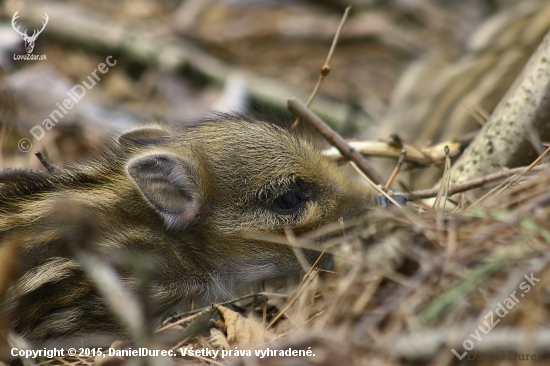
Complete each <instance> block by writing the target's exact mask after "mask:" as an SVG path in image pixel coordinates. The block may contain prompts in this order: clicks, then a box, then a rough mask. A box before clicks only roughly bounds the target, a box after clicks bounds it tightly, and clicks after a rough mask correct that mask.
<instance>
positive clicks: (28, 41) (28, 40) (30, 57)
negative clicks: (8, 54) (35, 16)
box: [11, 10, 49, 61]
mask: <svg viewBox="0 0 550 366" xmlns="http://www.w3.org/2000/svg"><path fill="white" fill-rule="evenodd" d="M17 18H19V10H18V11H16V12H15V14H13V17H12V18H11V26H12V27H13V29H15V31H16V32H17V33H19V35H21V38H23V41H25V49H26V50H27V54H26V55H16V54H14V55H13V59H14V60H26V61H36V60H47V58H46V55H45V54H44V55H34V54H32V51H33V50H34V43H35V42H36V38H38V36H39V35H40V33H42V31H43V30H44V28H46V24H48V20H49V18H48V14H46V13H44V21H43V22H42V29H40V30H38V29H34V30H33V33H32V35H30V36H29V35H28V34H27V29H25V31H24V32H21V31H20V30H19V27H20V26H16V25H15V20H16V19H17Z"/></svg>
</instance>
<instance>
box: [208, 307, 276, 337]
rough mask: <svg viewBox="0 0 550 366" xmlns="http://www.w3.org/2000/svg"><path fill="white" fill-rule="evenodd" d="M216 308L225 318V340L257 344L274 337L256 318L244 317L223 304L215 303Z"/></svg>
mask: <svg viewBox="0 0 550 366" xmlns="http://www.w3.org/2000/svg"><path fill="white" fill-rule="evenodd" d="M216 308H217V309H218V311H219V312H220V314H221V315H222V317H223V319H224V320H225V327H226V328H227V342H228V343H230V344H236V345H239V346H249V345H257V344H259V343H263V342H265V341H269V340H271V339H273V338H274V337H275V335H274V334H273V333H271V332H270V331H268V330H266V329H265V326H264V325H263V324H262V323H261V322H259V321H257V320H256V319H253V318H245V317H243V316H242V315H241V314H239V313H237V312H234V311H233V310H231V309H229V308H226V307H225V306H221V305H216Z"/></svg>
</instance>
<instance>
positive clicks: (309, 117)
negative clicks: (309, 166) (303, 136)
mask: <svg viewBox="0 0 550 366" xmlns="http://www.w3.org/2000/svg"><path fill="white" fill-rule="evenodd" d="M288 110H289V111H290V112H291V113H292V114H294V115H295V116H297V117H298V118H301V119H303V120H304V121H305V122H307V123H309V124H310V125H311V126H313V127H315V128H316V129H317V130H318V131H319V132H320V133H321V134H322V135H323V136H324V137H325V138H326V139H327V141H329V142H330V143H331V144H332V145H333V146H335V147H336V148H337V149H338V150H339V151H340V154H342V155H343V156H345V157H346V158H348V159H349V160H351V161H353V162H354V163H355V164H357V166H358V167H359V169H361V171H362V172H363V173H365V175H366V176H368V177H369V178H371V179H372V180H373V181H374V182H375V183H376V184H380V185H382V186H384V185H385V183H386V182H385V180H384V178H383V177H382V175H381V174H380V173H378V171H376V169H375V168H374V167H373V166H372V165H371V164H370V163H369V162H368V161H367V160H366V159H365V158H364V157H363V156H362V155H361V154H359V152H358V151H357V150H355V149H354V148H352V147H351V146H349V144H348V143H347V142H346V140H344V139H343V138H342V136H340V135H339V134H338V133H337V132H336V131H334V130H333V129H332V128H330V127H329V126H328V125H327V124H326V123H325V122H323V121H322V120H321V119H320V118H319V117H317V116H316V115H315V114H314V113H313V112H312V111H310V110H309V109H308V108H307V107H306V106H305V105H304V104H303V103H302V102H300V101H299V100H298V99H296V98H290V99H289V100H288Z"/></svg>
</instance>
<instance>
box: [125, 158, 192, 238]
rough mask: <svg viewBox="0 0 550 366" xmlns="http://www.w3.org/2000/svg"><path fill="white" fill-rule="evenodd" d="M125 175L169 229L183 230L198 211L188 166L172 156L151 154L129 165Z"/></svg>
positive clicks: (190, 170)
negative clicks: (131, 180)
mask: <svg viewBox="0 0 550 366" xmlns="http://www.w3.org/2000/svg"><path fill="white" fill-rule="evenodd" d="M127 169H128V174H129V175H130V177H131V178H132V179H133V180H134V182H135V183H136V184H137V186H138V188H139V190H140V191H141V193H142V194H143V196H145V198H146V199H147V201H148V202H149V203H150V204H151V205H152V206H153V207H154V208H155V210H156V211H157V212H158V213H159V214H160V215H161V216H162V218H163V219H164V222H165V224H166V227H167V228H169V229H180V230H181V229H185V228H186V227H188V226H189V225H190V224H191V223H193V222H194V221H195V220H196V219H198V216H199V213H200V211H201V206H202V205H201V201H200V199H199V190H198V184H197V182H196V181H195V177H193V176H192V169H191V167H190V165H189V164H188V163H187V162H185V161H184V160H182V159H180V158H178V157H176V156H174V155H171V154H151V155H145V156H142V157H139V158H136V159H134V160H132V161H130V163H129V164H128V168H127Z"/></svg>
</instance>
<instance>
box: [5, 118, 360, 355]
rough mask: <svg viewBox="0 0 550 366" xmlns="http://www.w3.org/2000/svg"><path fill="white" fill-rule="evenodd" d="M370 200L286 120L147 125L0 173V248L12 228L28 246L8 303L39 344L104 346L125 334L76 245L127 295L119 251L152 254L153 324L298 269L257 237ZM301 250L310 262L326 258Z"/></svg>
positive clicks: (131, 279) (283, 250) (128, 273)
mask: <svg viewBox="0 0 550 366" xmlns="http://www.w3.org/2000/svg"><path fill="white" fill-rule="evenodd" d="M289 192H290V193H289ZM285 195H286V196H285ZM281 197H282V198H281ZM285 197H286V198H285ZM365 202H370V197H369V195H368V193H366V192H364V191H363V190H361V189H360V188H359V187H356V186H354V185H352V184H351V183H349V182H348V181H347V180H346V179H345V177H343V176H342V175H341V173H340V172H339V171H338V170H337V168H336V167H335V166H333V165H332V163H330V162H329V161H328V160H327V159H326V158H324V157H323V156H321V155H320V154H319V153H318V152H317V151H316V150H315V149H314V148H313V147H312V146H311V145H310V144H309V143H308V142H307V141H306V140H304V139H303V138H301V137H299V136H296V135H295V134H293V133H290V132H288V130H286V129H285V128H283V127H280V126H278V125H277V124H273V123H268V122H265V121H261V120H257V119H255V118H251V117H243V116H221V117H219V118H217V119H214V120H209V121H205V122H203V123H201V124H197V125H196V126H193V127H188V128H185V129H184V128H180V127H174V126H160V125H155V124H152V125H148V126H143V127H141V128H139V129H136V130H132V131H129V132H127V133H125V134H123V135H122V136H118V137H117V138H114V139H113V140H112V141H111V142H110V143H108V144H107V145H106V146H105V148H104V150H103V151H102V152H101V153H100V154H99V155H97V156H95V157H93V158H90V159H89V160H86V161H84V162H82V163H78V164H71V165H68V166H66V167H63V168H61V169H57V170H55V171H53V172H51V173H29V172H27V173H25V174H18V173H17V171H16V172H15V173H9V174H4V175H0V245H4V244H5V243H7V242H9V241H10V238H14V237H16V238H18V239H17V240H19V241H20V248H21V254H20V260H21V277H20V279H19V281H18V282H17V283H16V284H14V285H13V286H12V288H11V290H10V292H9V296H8V298H6V299H5V300H4V303H3V305H2V310H1V311H2V313H3V315H4V316H11V318H12V320H13V328H14V329H15V331H16V332H17V333H18V334H20V335H21V336H23V337H25V338H27V339H29V340H31V341H34V342H43V341H45V340H52V339H53V340H60V339H69V338H73V339H74V338H76V339H78V340H79V342H88V343H94V342H97V340H98V339H102V340H103V341H104V342H108V341H110V340H111V339H113V338H116V337H124V336H127V333H126V330H125V328H124V326H123V325H122V324H121V323H120V322H118V320H117V319H116V317H115V316H113V314H112V312H111V311H110V310H109V307H108V306H107V305H106V302H105V300H104V299H103V298H102V297H101V296H100V295H99V292H98V290H97V288H96V285H95V284H94V282H93V281H91V280H90V279H89V278H88V277H87V275H86V273H84V271H83V270H82V268H81V264H80V263H79V261H77V260H76V259H75V257H74V255H73V254H74V248H75V245H77V244H75V243H74V242H78V241H81V240H82V241H85V243H81V244H78V245H82V246H83V247H85V250H89V251H91V252H93V253H97V254H98V255H99V256H101V257H102V258H104V259H105V260H106V261H109V262H110V263H112V264H113V265H114V266H115V267H116V269H117V271H118V275H119V276H120V281H121V282H122V283H124V284H125V286H126V287H127V288H128V289H129V290H130V291H138V289H137V288H138V287H139V286H138V283H139V278H136V276H138V275H136V274H135V273H133V272H132V270H131V269H129V268H128V266H125V265H124V264H123V263H122V262H124V261H120V260H119V259H120V258H124V256H130V257H136V258H137V257H139V258H141V259H138V260H137V262H138V263H142V264H143V263H144V259H143V258H146V259H145V262H147V263H149V264H151V267H152V268H153V271H154V275H152V276H150V277H149V280H148V283H147V295H148V296H149V298H150V300H149V304H150V306H149V308H150V315H151V317H152V319H154V320H155V321H157V322H158V321H159V320H160V319H161V318H162V317H163V316H166V315H167V314H171V313H173V312H176V311H182V310H185V309H187V308H188V306H189V303H190V301H191V298H193V299H194V301H195V304H196V305H197V306H201V305H206V304H209V303H210V302H213V301H221V300H224V299H227V298H229V297H231V296H235V295H237V294H240V293H242V292H245V291H250V290H254V289H257V288H258V286H260V285H261V284H262V283H265V282H270V281H279V280H281V279H285V278H289V277H292V276H296V275H299V274H300V273H301V266H300V265H299V264H298V261H297V260H296V258H295V255H294V254H293V251H292V250H291V249H290V248H288V247H285V246H281V245H277V244H272V243H267V242H262V241H261V240H252V239H249V238H250V235H249V234H250V232H256V233H258V232H259V233H262V232H266V233H283V231H284V229H285V228H291V229H293V231H294V232H295V233H296V234H298V235H299V234H301V233H304V232H307V231H310V230H312V229H314V228H317V227H319V226H321V225H323V224H326V223H329V222H334V221H336V220H337V219H338V218H339V217H342V216H343V217H349V216H351V215H354V214H358V213H360V212H362V211H363V210H364V209H365ZM296 203H297V204H296ZM293 205H294V206H293ZM290 206H292V207H290ZM289 207H290V209H289ZM79 210H80V211H81V212H83V213H84V214H83V215H84V217H87V218H88V219H87V222H89V223H91V224H90V226H91V227H90V229H89V230H90V231H89V232H88V234H86V235H81V236H85V238H81V237H79V236H78V235H77V234H75V233H81V232H82V228H81V227H80V226H82V225H83V224H82V220H80V219H79V218H78V216H79V214H75V212H77V211H79ZM81 216H82V215H81ZM79 220H80V221H79ZM78 245H77V246H78ZM71 248H72V249H71ZM305 255H306V257H307V258H308V260H309V261H310V262H313V261H314V260H315V259H316V257H317V255H318V253H315V252H305ZM140 261H141V262H140ZM137 266H138V267H139V265H137ZM103 335H109V337H107V338H102V337H103ZM79 344H82V343H79Z"/></svg>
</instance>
